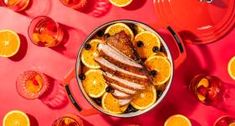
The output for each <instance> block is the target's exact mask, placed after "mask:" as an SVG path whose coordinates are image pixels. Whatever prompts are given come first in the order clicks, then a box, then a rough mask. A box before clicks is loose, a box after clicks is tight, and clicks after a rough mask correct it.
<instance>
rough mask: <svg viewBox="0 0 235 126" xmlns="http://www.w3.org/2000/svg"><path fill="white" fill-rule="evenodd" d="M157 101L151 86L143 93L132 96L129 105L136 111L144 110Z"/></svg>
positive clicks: (153, 88)
mask: <svg viewBox="0 0 235 126" xmlns="http://www.w3.org/2000/svg"><path fill="white" fill-rule="evenodd" d="M156 99H157V93H156V89H155V87H154V86H153V85H151V86H149V87H147V88H146V89H145V90H144V91H142V92H140V93H139V94H138V95H136V96H134V98H133V100H132V101H131V105H132V106H133V107H135V108H136V109H140V110H143V109H146V108H148V107H150V106H151V105H153V104H154V103H155V101H156Z"/></svg>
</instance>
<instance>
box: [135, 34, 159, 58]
mask: <svg viewBox="0 0 235 126" xmlns="http://www.w3.org/2000/svg"><path fill="white" fill-rule="evenodd" d="M139 42H141V43H142V46H138V43H139ZM133 45H134V47H135V48H136V50H137V52H138V54H139V55H140V57H141V58H149V57H150V56H151V55H153V54H156V53H157V52H158V51H157V50H160V47H161V42H160V39H159V38H158V37H157V36H156V35H155V34H153V33H152V32H149V31H143V32H140V33H139V34H137V35H136V36H135V40H134V41H133ZM153 48H156V49H155V50H156V51H154V49H153Z"/></svg>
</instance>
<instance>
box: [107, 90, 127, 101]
mask: <svg viewBox="0 0 235 126" xmlns="http://www.w3.org/2000/svg"><path fill="white" fill-rule="evenodd" d="M112 94H113V96H114V97H116V98H118V99H127V98H130V97H131V95H129V94H126V93H124V92H121V91H119V90H114V91H113V93H112Z"/></svg>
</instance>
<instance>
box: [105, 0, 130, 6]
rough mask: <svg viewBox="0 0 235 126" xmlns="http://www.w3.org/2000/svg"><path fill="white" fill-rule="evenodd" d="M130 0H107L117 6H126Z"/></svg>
mask: <svg viewBox="0 0 235 126" xmlns="http://www.w3.org/2000/svg"><path fill="white" fill-rule="evenodd" d="M132 1H133V0H109V2H110V3H112V4H113V5H114V6H117V7H126V6H128V5H129V4H131V2H132Z"/></svg>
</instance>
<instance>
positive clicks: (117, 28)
mask: <svg viewBox="0 0 235 126" xmlns="http://www.w3.org/2000/svg"><path fill="white" fill-rule="evenodd" d="M121 31H125V33H126V34H127V35H128V36H130V37H131V40H133V39H134V34H133V32H132V30H131V29H130V28H129V27H128V26H127V25H126V24H124V23H116V24H113V25H111V26H109V27H108V28H107V29H106V30H105V34H107V33H108V34H109V35H115V34H117V33H119V32H121Z"/></svg>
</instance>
